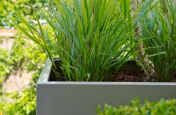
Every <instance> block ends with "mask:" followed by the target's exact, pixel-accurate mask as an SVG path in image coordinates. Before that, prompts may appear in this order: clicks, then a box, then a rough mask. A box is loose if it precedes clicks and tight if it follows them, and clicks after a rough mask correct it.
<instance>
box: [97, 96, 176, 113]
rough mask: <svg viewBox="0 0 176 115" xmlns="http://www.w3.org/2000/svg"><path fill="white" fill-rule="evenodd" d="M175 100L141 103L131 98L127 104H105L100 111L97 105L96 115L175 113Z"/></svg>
mask: <svg viewBox="0 0 176 115" xmlns="http://www.w3.org/2000/svg"><path fill="white" fill-rule="evenodd" d="M175 113H176V100H175V99H171V100H163V99H161V100H160V101H159V102H148V101H145V103H144V104H141V103H140V101H139V100H133V101H132V102H131V105H129V106H118V107H113V106H110V105H105V107H104V110H103V111H101V109H100V107H98V112H97V114H98V115H175Z"/></svg>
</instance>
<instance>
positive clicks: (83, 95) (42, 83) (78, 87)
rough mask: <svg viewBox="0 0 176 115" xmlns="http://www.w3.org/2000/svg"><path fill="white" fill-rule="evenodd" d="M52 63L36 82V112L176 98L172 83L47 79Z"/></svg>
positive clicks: (80, 111)
mask: <svg viewBox="0 0 176 115" xmlns="http://www.w3.org/2000/svg"><path fill="white" fill-rule="evenodd" d="M51 66H52V63H51V62H50V61H49V60H47V62H46V66H45V68H44V69H43V71H42V73H41V75H40V78H39V80H38V83H37V115H96V108H97V105H101V106H104V104H105V103H107V104H110V105H114V106H116V105H124V104H129V102H130V100H131V99H134V98H136V97H138V98H140V99H141V100H142V101H143V100H145V99H147V100H149V101H157V100H159V99H160V98H164V99H170V98H176V83H173V82H169V83H168V82H167V83H166V82H161V83H158V82H152V83H151V82H70V81H66V82H64V81H62V82H53V81H48V79H49V74H50V70H51Z"/></svg>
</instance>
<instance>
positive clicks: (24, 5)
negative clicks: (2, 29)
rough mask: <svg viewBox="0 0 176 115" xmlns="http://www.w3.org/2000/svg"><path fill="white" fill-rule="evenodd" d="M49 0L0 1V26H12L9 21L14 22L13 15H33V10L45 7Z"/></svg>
mask: <svg viewBox="0 0 176 115" xmlns="http://www.w3.org/2000/svg"><path fill="white" fill-rule="evenodd" d="M48 1H49V0H0V26H8V27H10V26H12V25H11V24H10V23H9V19H11V20H14V16H13V14H14V13H16V12H19V11H20V12H22V13H23V15H24V16H30V17H32V15H33V13H34V12H33V10H32V7H33V8H42V7H45V6H47V3H48Z"/></svg>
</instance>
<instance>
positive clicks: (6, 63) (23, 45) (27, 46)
mask: <svg viewBox="0 0 176 115" xmlns="http://www.w3.org/2000/svg"><path fill="white" fill-rule="evenodd" d="M2 51H3V52H2V53H1V55H0V59H2V60H3V61H0V67H2V68H3V69H0V79H1V78H4V77H5V76H7V75H8V74H11V73H12V72H14V71H17V70H20V71H21V70H27V71H28V72H32V73H33V76H32V78H33V79H32V81H31V83H30V86H29V87H28V88H26V89H24V91H22V92H20V93H19V92H13V93H5V91H1V95H2V96H0V113H2V114H3V115H14V114H15V115H35V113H36V88H35V86H36V81H37V79H38V77H39V74H40V72H41V69H42V67H43V66H44V64H45V60H46V56H45V54H44V52H43V50H41V48H40V47H38V46H37V45H35V44H34V43H33V42H32V41H30V40H28V39H26V38H25V36H23V35H20V34H19V35H17V36H16V38H15V42H14V45H13V48H12V51H11V52H7V51H5V50H2ZM6 69H7V70H6ZM4 70H6V71H4ZM2 81H3V80H2Z"/></svg>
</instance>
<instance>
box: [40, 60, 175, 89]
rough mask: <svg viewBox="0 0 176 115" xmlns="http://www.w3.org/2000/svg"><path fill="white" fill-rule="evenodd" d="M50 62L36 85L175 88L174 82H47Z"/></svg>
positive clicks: (48, 61) (47, 62)
mask: <svg viewBox="0 0 176 115" xmlns="http://www.w3.org/2000/svg"><path fill="white" fill-rule="evenodd" d="M51 67H52V62H51V61H50V59H47V61H46V64H45V67H44V68H43V70H42V72H41V74H40V77H39V79H38V82H37V85H139V86H142V85H156V86H176V82H92V81H90V82H86V81H49V74H50V71H51Z"/></svg>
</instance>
